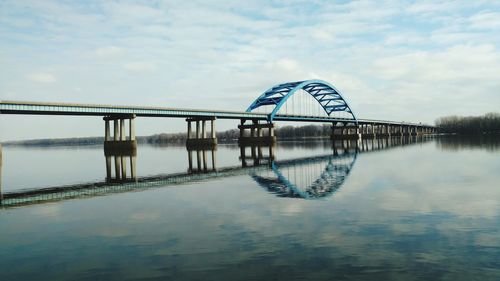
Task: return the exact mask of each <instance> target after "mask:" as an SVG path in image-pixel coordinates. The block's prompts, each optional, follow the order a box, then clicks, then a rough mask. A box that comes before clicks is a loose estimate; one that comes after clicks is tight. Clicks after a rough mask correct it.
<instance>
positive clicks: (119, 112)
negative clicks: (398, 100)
mask: <svg viewBox="0 0 500 281" xmlns="http://www.w3.org/2000/svg"><path fill="white" fill-rule="evenodd" d="M0 114H34V115H86V116H103V117H104V121H105V148H106V149H116V150H123V149H130V148H134V147H136V140H135V117H180V118H186V121H187V127H188V131H187V144H188V145H189V146H193V147H196V146H198V147H201V146H205V147H206V146H209V147H210V146H214V145H216V144H217V137H216V134H215V120H216V119H217V118H220V119H237V120H240V122H241V124H240V125H239V129H240V137H239V141H240V143H241V144H245V145H246V144H250V143H273V142H275V141H276V137H275V135H274V122H276V121H295V122H323V123H330V124H332V137H333V138H356V139H357V138H359V137H360V136H367V137H376V136H401V135H417V134H426V133H432V132H435V130H436V128H435V127H433V126H428V125H422V124H414V123H406V122H393V121H384V120H367V119H358V118H357V117H356V115H355V114H354V112H353V110H352V109H351V107H350V106H349V104H348V103H347V101H346V100H345V98H344V97H343V96H342V95H341V94H340V92H339V91H338V90H337V89H336V88H335V87H334V86H332V85H330V84H329V83H327V82H325V81H320V80H307V81H299V82H288V83H283V84H279V85H276V86H274V87H272V88H270V89H269V90H267V91H266V92H264V93H263V94H262V95H260V96H259V97H258V98H257V99H256V100H255V101H254V102H253V103H252V104H251V105H250V106H249V107H248V109H247V110H246V111H244V112H239V111H223V110H197V109H177V108H163V107H137V106H110V105H89V104H63V103H39V102H19V101H1V102H0ZM127 120H128V136H127V132H126V127H127V126H126V121H127ZM247 121H249V123H247ZM192 123H194V124H195V130H194V132H193V131H192V126H191V124H192ZM206 123H210V133H208V130H206V129H205V127H206ZM111 125H113V126H111ZM111 127H113V131H111ZM112 132H113V133H112Z"/></svg>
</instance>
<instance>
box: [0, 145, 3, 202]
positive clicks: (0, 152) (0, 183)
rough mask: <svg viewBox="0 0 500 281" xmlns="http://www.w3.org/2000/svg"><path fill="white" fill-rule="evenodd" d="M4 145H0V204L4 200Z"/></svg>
mask: <svg viewBox="0 0 500 281" xmlns="http://www.w3.org/2000/svg"><path fill="white" fill-rule="evenodd" d="M2 159H3V157H2V144H1V143H0V203H2V200H3V193H2Z"/></svg>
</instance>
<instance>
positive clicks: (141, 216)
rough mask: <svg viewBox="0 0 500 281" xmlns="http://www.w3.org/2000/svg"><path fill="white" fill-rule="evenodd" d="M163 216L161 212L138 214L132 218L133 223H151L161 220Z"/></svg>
mask: <svg viewBox="0 0 500 281" xmlns="http://www.w3.org/2000/svg"><path fill="white" fill-rule="evenodd" d="M160 216H161V214H160V213H159V212H138V213H133V214H132V215H131V216H130V220H131V221H149V220H156V219H159V218H160Z"/></svg>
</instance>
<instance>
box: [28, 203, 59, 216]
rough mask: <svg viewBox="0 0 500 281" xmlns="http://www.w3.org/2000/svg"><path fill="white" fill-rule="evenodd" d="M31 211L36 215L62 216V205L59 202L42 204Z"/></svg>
mask: <svg viewBox="0 0 500 281" xmlns="http://www.w3.org/2000/svg"><path fill="white" fill-rule="evenodd" d="M31 213H32V214H33V215H35V216H41V217H47V218H55V217H59V216H60V213H61V206H60V205H59V204H57V203H53V204H45V205H40V206H36V207H35V208H34V209H33V210H32V212H31Z"/></svg>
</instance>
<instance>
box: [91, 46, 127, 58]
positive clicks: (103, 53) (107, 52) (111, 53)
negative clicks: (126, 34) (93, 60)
mask: <svg viewBox="0 0 500 281" xmlns="http://www.w3.org/2000/svg"><path fill="white" fill-rule="evenodd" d="M123 52H124V50H123V49H122V48H119V47H115V46H106V47H102V48H98V49H96V50H95V54H96V55H97V56H99V57H115V56H118V55H120V54H123Z"/></svg>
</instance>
